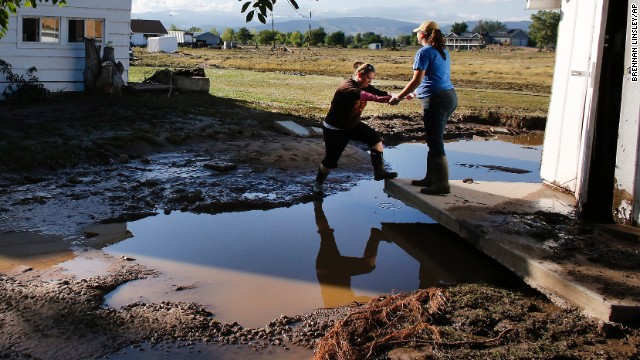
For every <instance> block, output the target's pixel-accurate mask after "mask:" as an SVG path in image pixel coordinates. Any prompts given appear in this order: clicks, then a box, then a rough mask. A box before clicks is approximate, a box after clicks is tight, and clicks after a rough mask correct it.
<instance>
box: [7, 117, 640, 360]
mask: <svg viewBox="0 0 640 360" xmlns="http://www.w3.org/2000/svg"><path fill="white" fill-rule="evenodd" d="M185 121H186V120H185ZM189 121H193V122H194V124H202V123H207V122H210V121H214V122H215V123H216V126H220V127H222V128H224V127H225V126H227V128H226V130H225V133H226V134H227V135H225V136H221V135H220V134H214V135H215V136H216V140H215V141H214V140H212V139H211V138H207V139H206V141H204V140H203V139H199V138H195V139H194V138H192V139H191V140H190V141H186V142H184V143H181V144H180V146H173V147H171V148H170V149H169V148H165V150H164V151H158V149H157V148H155V150H154V151H151V150H150V149H149V148H146V147H145V146H141V145H140V144H139V143H136V142H135V141H134V142H133V143H132V144H130V146H124V145H122V144H120V145H119V147H117V148H113V147H111V148H108V150H109V151H110V153H109V154H110V156H109V161H106V162H104V163H101V164H98V165H96V164H93V163H89V162H81V163H80V164H78V165H76V166H67V167H63V168H60V169H56V170H55V171H34V170H29V171H27V170H16V169H15V168H5V170H9V171H3V173H2V175H1V176H0V195H1V196H2V200H3V202H2V203H1V204H0V244H1V245H2V248H1V251H0V273H2V274H4V275H1V277H0V280H1V281H0V286H1V287H2V288H1V289H0V310H1V312H0V314H2V315H1V316H0V324H1V325H2V327H3V332H2V334H1V335H0V357H7V358H16V359H24V358H34V357H35V358H47V359H62V358H65V359H67V358H71V359H84V358H93V357H96V356H108V357H110V358H122V359H133V358H136V359H137V358H145V357H146V358H157V357H158V356H165V354H169V356H171V357H175V358H181V357H182V358H193V357H196V356H198V357H200V358H228V359H239V358H242V359H250V358H256V359H258V358H259V359H262V358H278V359H281V358H284V359H286V358H292V359H293V358H296V359H299V358H308V357H310V356H312V355H313V352H312V349H313V348H314V347H316V346H317V345H318V344H319V343H320V341H321V339H322V338H323V337H324V336H325V334H327V332H328V331H329V329H331V328H332V327H333V326H334V325H335V324H336V323H337V322H339V321H340V319H344V318H345V317H347V314H349V313H351V312H352V311H354V310H358V309H361V308H362V306H363V305H362V304H363V303H364V302H365V301H367V300H370V299H373V300H378V299H380V298H379V296H380V294H390V293H396V292H399V293H400V292H410V291H412V290H414V289H417V288H423V287H430V286H438V287H444V288H448V287H450V286H453V287H452V288H451V289H452V291H453V292H454V293H458V294H462V295H460V296H462V298H461V299H468V301H470V303H472V305H471V306H472V308H473V309H474V310H473V311H467V312H465V311H464V310H463V308H462V307H455V308H452V309H453V310H455V311H457V312H456V314H458V315H456V316H460V317H459V318H456V319H457V320H455V321H458V322H459V325H464V326H458V325H456V324H452V325H455V326H456V329H461V331H469V332H470V334H475V335H479V334H483V331H485V332H484V334H485V335H487V336H489V335H491V332H492V331H494V330H493V329H494V327H495V325H496V324H497V323H500V321H499V320H497V319H495V318H493V319H489V318H488V317H487V315H486V314H483V315H481V316H479V314H478V312H477V310H478V309H480V308H481V307H482V306H486V305H487V303H486V297H489V296H495V297H496V298H504V299H507V298H508V299H510V300H509V301H510V302H512V304H513V308H514V309H516V308H517V309H519V308H520V307H521V306H520V305H523V306H522V309H524V310H525V311H524V312H525V313H532V314H539V315H536V316H537V318H538V319H539V320H540V319H543V320H540V321H542V322H544V323H545V324H546V325H545V327H546V328H547V329H551V328H558V329H559V328H560V327H561V325H560V324H556V323H555V322H554V321H555V320H552V319H562V318H563V317H564V318H565V319H571V323H572V324H574V325H573V326H572V327H569V328H568V331H569V332H568V333H566V334H569V333H570V332H571V331H573V330H576V329H580V331H582V334H587V333H588V334H593V335H590V337H588V338H589V341H591V342H595V343H597V344H603V345H602V348H603V349H604V350H602V349H600V348H598V350H597V351H603V352H602V353H601V354H606V353H607V351H609V350H608V349H609V348H612V347H613V346H614V345H616V346H618V345H620V343H618V342H616V343H615V344H613V343H611V344H610V343H608V342H607V341H608V340H607V339H608V337H610V336H611V335H612V334H613V335H616V334H618V335H619V334H623V335H624V336H623V337H624V338H625V339H627V342H626V343H625V344H624V346H622V347H620V346H618V348H619V350H616V351H618V352H615V354H617V355H620V354H633V353H634V351H635V354H636V355H637V349H638V343H637V337H631V336H630V334H632V330H629V329H626V328H620V327H613V328H612V329H613V330H611V329H609V328H605V329H604V330H603V329H602V328H599V327H598V325H597V324H596V323H593V322H590V321H589V320H588V319H585V318H582V317H580V316H579V315H578V314H576V313H575V312H569V313H564V312H563V311H562V310H560V309H558V308H556V307H554V306H553V305H551V304H550V303H549V302H548V301H547V300H546V299H544V298H543V297H541V296H540V295H539V294H536V293H535V292H531V290H527V288H526V287H523V285H522V284H521V283H520V282H519V281H518V280H517V279H513V278H512V277H511V276H509V275H508V274H509V273H508V272H506V271H505V270H504V269H502V268H500V267H499V266H498V265H497V264H495V263H494V262H492V261H491V260H489V259H487V258H486V257H484V255H482V254H480V253H478V252H476V251H475V250H474V249H472V248H470V247H468V246H466V244H465V243H464V242H463V241H461V240H460V239H458V238H456V237H454V236H452V235H451V234H450V233H448V232H447V231H446V230H445V229H444V228H442V227H440V226H439V225H437V224H435V223H434V222H433V221H432V220H431V219H429V218H428V217H426V216H425V215H423V214H422V213H419V212H417V211H415V210H413V209H410V208H407V207H406V206H404V205H403V204H401V203H398V202H397V201H395V200H393V199H391V198H389V197H387V196H386V195H385V194H384V193H383V192H382V183H380V182H375V181H372V180H370V176H371V175H370V171H371V168H370V165H369V160H368V155H367V154H366V153H365V152H364V151H362V149H360V148H357V147H349V148H348V150H347V152H346V153H345V156H344V157H343V159H342V163H341V165H342V166H341V168H340V170H339V171H336V172H334V173H332V174H331V176H330V178H329V179H328V180H327V187H326V196H325V198H324V200H323V201H319V199H318V198H317V197H314V196H312V195H310V194H309V186H310V183H311V181H312V180H313V176H314V174H315V168H316V167H317V163H318V161H319V157H321V154H322V143H321V139H317V138H310V139H305V140H304V141H298V139H296V140H295V141H292V138H291V137H289V136H286V135H284V134H280V133H277V132H274V131H273V129H269V128H268V127H257V128H256V130H255V132H254V133H251V134H245V135H243V136H239V137H238V136H235V135H234V136H229V135H228V134H235V133H236V130H234V129H236V128H235V127H234V126H233V125H228V124H226V123H225V122H224V121H223V120H217V119H213V118H202V117H194V118H191V120H189ZM165 126H169V125H165ZM397 126H398V127H397V128H395V129H394V133H396V134H398V133H402V131H401V130H402V128H403V127H402V122H401V121H399V122H398V123H397ZM455 126H460V125H455ZM464 129H465V131H461V132H460V134H464V135H462V136H464V137H467V138H468V139H471V138H472V136H473V135H469V134H472V133H474V132H473V129H476V128H475V127H474V126H469V127H464ZM481 129H482V131H477V132H476V135H486V134H495V132H496V131H495V129H494V130H492V129H490V128H488V127H484V128H481ZM476 130H477V129H476ZM12 131H16V130H12ZM407 133H410V132H407ZM452 133H455V131H452ZM67 139H75V138H74V137H67ZM403 139H406V138H404V137H403ZM509 139H510V140H511V141H514V142H515V143H516V144H514V143H509V142H502V141H484V140H483V139H481V138H477V139H476V141H459V142H452V143H449V144H448V145H447V148H448V150H449V158H450V163H451V177H452V178H458V179H459V178H473V179H477V180H494V179H499V180H503V181H533V182H537V181H539V175H538V167H539V159H540V151H541V149H540V146H539V144H540V139H541V138H540V136H539V134H536V133H529V134H528V135H527V134H525V135H523V136H520V137H518V138H517V139H514V138H513V137H509ZM70 146H73V142H70ZM112 146H113V145H112ZM103 150H104V149H103ZM105 151H106V150H105ZM496 154H501V156H496ZM385 158H386V160H387V162H388V163H389V165H390V166H391V167H393V168H394V169H395V170H396V171H398V172H400V174H401V176H402V177H410V178H413V177H415V178H418V177H421V176H422V175H423V174H422V173H423V172H424V164H423V161H424V158H425V147H424V145H421V144H402V145H398V146H396V147H391V148H388V149H387V151H386V152H385ZM74 162H75V160H74ZM425 236H428V238H429V241H424V237H425ZM451 254H455V255H456V256H454V257H452V256H451ZM374 265H375V266H374ZM467 281H471V282H476V283H478V282H479V283H489V284H493V285H489V286H487V287H485V286H484V285H481V286H478V287H469V288H465V287H463V288H458V287H456V286H455V285H452V284H456V283H459V282H467ZM502 286H506V287H507V289H509V290H499V289H501V288H502ZM523 289H524V290H523ZM503 291H505V292H506V293H505V292H503ZM483 296H484V297H485V300H482V299H483ZM383 297H384V298H387V297H388V295H384V296H383ZM390 299H392V297H390ZM471 299H475V300H471ZM373 303H374V304H375V303H377V302H376V301H374V302H373ZM451 303H452V304H454V303H455V301H452V302H451ZM493 303H498V302H497V301H496V300H495V299H493V300H492V301H490V302H489V304H493ZM342 304H348V305H347V306H345V307H338V308H333V307H334V306H338V305H342ZM456 306H457V305H456ZM328 307H331V308H332V309H327V308H328ZM526 309H529V310H530V311H529V310H526ZM487 311H488V312H492V310H491V309H488V310H487ZM514 311H515V310H514ZM494 312H495V311H494ZM497 313H498V312H496V314H497ZM558 314H562V316H558ZM496 316H497V315H496ZM505 316H506V317H509V316H510V315H508V314H505ZM523 316H524V315H523ZM452 319H454V318H452ZM522 319H523V321H522V322H521V324H523V326H525V328H523V330H522V331H523V332H524V331H525V330H526V331H530V330H532V326H533V327H535V326H540V325H539V324H540V321H538V325H535V324H536V321H534V320H527V321H532V323H529V322H527V321H525V320H524V317H523V318H522ZM452 321H454V320H452ZM483 324H484V325H483ZM501 324H503V325H504V323H501ZM578 325H579V326H578ZM465 329H468V330H465ZM483 329H484V330H483ZM495 331H497V330H495ZM540 331H542V330H540ZM543 332H544V333H557V334H560V332H552V331H543ZM541 333H542V332H541ZM576 333H577V334H580V332H576ZM563 334H565V333H563ZM475 335H474V336H475ZM563 336H564V335H563ZM566 336H570V335H566ZM616 336H617V335H616ZM43 339H44V340H43ZM523 339H525V338H524V337H523ZM526 339H527V341H528V342H529V343H532V344H537V345H536V346H539V347H541V348H542V347H544V346H545V344H549V341H552V340H553V339H551V340H550V339H547V338H544V337H543V338H542V340H543V341H541V342H536V341H537V340H532V339H530V338H526ZM617 339H619V338H617ZM516 340H517V339H516V338H513V339H510V342H511V343H515V342H516ZM571 341H572V342H571V343H567V344H565V345H563V346H560V347H553V351H551V352H549V353H548V354H550V355H549V356H547V357H550V356H555V355H558V354H574V353H576V354H585V353H589V351H591V350H593V348H586V347H584V346H586V345H584V344H582V343H581V342H578V341H577V340H575V339H573V340H571ZM413 346H414V347H415V346H416V345H415V344H414V345H413ZM418 347H420V346H418ZM465 349H466V350H468V349H467V348H465ZM571 349H578V350H576V351H577V352H576V351H574V350H571ZM620 349H621V350H620ZM466 350H465V351H466ZM420 351H423V352H424V351H425V350H420ZM540 351H541V350H540ZM572 351H573V352H572ZM594 351H595V350H594ZM507 353H508V351H507ZM542 353H543V354H544V352H542ZM610 353H612V352H610ZM383 354H384V352H383ZM448 354H449V355H447V352H444V353H442V354H440V355H439V356H444V357H447V356H453V355H452V354H453V353H448ZM458 354H460V353H458ZM523 354H529V355H531V354H540V352H536V351H533V352H532V351H531V350H527V351H525V352H523ZM486 355H487V354H486V353H485V354H483V353H479V354H476V355H469V356H465V357H478V358H480V357H485V356H486ZM454 357H455V356H454ZM525 357H527V356H525ZM529 357H530V356H529ZM540 357H542V358H544V357H545V356H540ZM614 357H616V356H614ZM596 358H597V355H596Z"/></svg>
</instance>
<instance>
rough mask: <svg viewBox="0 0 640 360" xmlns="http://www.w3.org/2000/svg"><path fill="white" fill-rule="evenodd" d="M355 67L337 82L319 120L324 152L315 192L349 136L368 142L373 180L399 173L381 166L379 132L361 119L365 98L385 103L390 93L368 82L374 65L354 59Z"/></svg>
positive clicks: (389, 97) (350, 138) (333, 166)
mask: <svg viewBox="0 0 640 360" xmlns="http://www.w3.org/2000/svg"><path fill="white" fill-rule="evenodd" d="M354 69H355V71H354V74H353V76H352V77H350V78H349V79H346V80H345V81H343V82H342V83H341V84H340V86H338V89H337V90H336V92H335V94H334V95H333V100H332V101H331V108H330V109H329V112H328V113H327V116H326V118H325V120H324V122H323V124H322V129H323V130H322V133H323V135H324V145H325V156H324V159H323V160H322V162H321V163H320V168H319V169H318V173H317V176H316V181H315V183H314V184H313V191H314V193H317V194H322V184H323V183H324V180H325V179H326V178H327V175H328V174H329V172H330V171H331V169H335V168H336V167H338V160H339V159H340V155H342V152H343V151H344V149H345V148H346V147H347V144H348V143H349V141H350V140H356V141H360V142H363V143H365V144H367V146H369V150H370V153H371V164H372V165H373V176H374V179H375V180H384V179H394V178H395V177H397V176H398V174H397V173H395V172H388V171H385V169H384V162H383V159H382V151H383V146H382V136H380V134H378V133H377V132H376V131H375V130H373V129H372V128H371V127H370V126H368V125H367V124H365V123H363V122H362V121H361V120H360V115H361V114H362V111H363V110H364V108H365V106H366V105H367V101H375V102H382V103H387V102H389V100H390V99H391V94H389V93H388V92H386V91H382V90H379V89H376V88H375V87H373V86H372V85H371V81H372V80H373V79H374V77H375V75H376V70H375V68H374V67H373V65H371V64H363V63H362V62H356V63H355V64H354Z"/></svg>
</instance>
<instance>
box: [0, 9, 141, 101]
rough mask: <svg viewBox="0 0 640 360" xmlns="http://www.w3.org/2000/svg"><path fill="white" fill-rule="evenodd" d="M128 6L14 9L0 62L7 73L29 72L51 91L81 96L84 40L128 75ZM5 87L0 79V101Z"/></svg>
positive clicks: (0, 41) (0, 48)
mask: <svg viewBox="0 0 640 360" xmlns="http://www.w3.org/2000/svg"><path fill="white" fill-rule="evenodd" d="M130 19H131V0H109V1H104V0H82V1H80V0H67V5H66V6H63V7H59V6H57V5H52V4H51V3H50V2H43V3H42V4H38V7H36V8H33V7H19V8H18V9H17V13H16V14H15V15H13V14H11V13H10V16H9V23H8V29H7V33H6V35H5V36H4V37H2V38H0V59H2V60H4V61H6V62H7V63H9V64H11V66H12V68H13V72H14V73H15V74H17V75H24V74H26V73H27V71H28V69H29V68H31V67H35V68H36V69H37V73H36V74H35V75H36V76H37V77H38V80H39V82H40V83H42V84H43V85H44V86H45V87H46V88H47V89H49V90H51V91H82V90H84V80H83V71H84V68H85V50H84V38H85V37H88V38H93V39H94V40H95V42H96V44H101V45H102V46H105V45H107V44H109V46H111V47H113V48H114V56H115V60H116V62H121V63H122V64H123V65H124V70H125V71H124V73H123V74H122V79H123V80H124V81H125V82H126V81H127V80H128V72H129V54H128V51H129V21H130ZM7 86H8V82H7V80H6V77H5V76H3V74H0V99H1V98H2V95H1V93H2V91H3V90H5V89H6V87H7Z"/></svg>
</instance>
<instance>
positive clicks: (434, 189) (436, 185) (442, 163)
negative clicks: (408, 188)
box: [420, 156, 451, 195]
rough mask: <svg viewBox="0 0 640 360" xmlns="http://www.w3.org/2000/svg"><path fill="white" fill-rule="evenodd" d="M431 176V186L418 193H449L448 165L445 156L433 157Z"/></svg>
mask: <svg viewBox="0 0 640 360" xmlns="http://www.w3.org/2000/svg"><path fill="white" fill-rule="evenodd" d="M431 170H432V176H433V184H432V185H431V186H429V187H424V188H422V189H420V192H421V193H423V194H427V195H447V194H450V193H451V187H450V186H449V165H448V164H447V157H446V156H435V157H434V159H433V167H432V168H431Z"/></svg>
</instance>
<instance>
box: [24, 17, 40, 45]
mask: <svg viewBox="0 0 640 360" xmlns="http://www.w3.org/2000/svg"><path fill="white" fill-rule="evenodd" d="M39 34H40V19H39V18H24V19H22V41H40V36H39Z"/></svg>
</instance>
